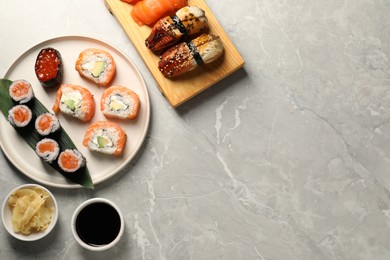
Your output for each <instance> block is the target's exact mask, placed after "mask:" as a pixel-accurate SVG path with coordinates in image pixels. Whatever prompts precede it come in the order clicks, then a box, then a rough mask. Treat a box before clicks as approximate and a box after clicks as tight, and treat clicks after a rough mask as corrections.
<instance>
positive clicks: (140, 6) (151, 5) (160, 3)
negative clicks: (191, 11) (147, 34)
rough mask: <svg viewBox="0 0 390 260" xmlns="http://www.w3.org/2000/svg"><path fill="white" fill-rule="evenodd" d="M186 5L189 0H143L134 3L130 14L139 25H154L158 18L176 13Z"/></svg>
mask: <svg viewBox="0 0 390 260" xmlns="http://www.w3.org/2000/svg"><path fill="white" fill-rule="evenodd" d="M186 5H188V0H143V1H139V2H137V3H136V4H135V5H134V7H133V9H132V10H131V13H130V14H131V17H133V19H134V21H135V22H136V23H137V24H138V25H139V26H141V25H144V24H146V25H148V26H152V25H153V24H154V23H155V22H157V20H158V19H160V18H162V17H164V16H167V15H172V14H174V13H175V12H176V11H177V10H179V9H180V8H182V7H184V6H186Z"/></svg>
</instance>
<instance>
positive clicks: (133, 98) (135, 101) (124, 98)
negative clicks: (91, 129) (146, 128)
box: [100, 86, 140, 119]
mask: <svg viewBox="0 0 390 260" xmlns="http://www.w3.org/2000/svg"><path fill="white" fill-rule="evenodd" d="M139 107H140V101H139V97H138V95H137V94H136V93H135V92H134V91H132V90H130V89H129V88H126V87H122V86H111V87H109V88H107V89H106V90H105V91H104V92H103V94H102V98H101V99H100V110H101V111H102V112H103V114H104V115H105V116H106V117H108V118H118V119H134V118H136V117H137V115H138V110H139Z"/></svg>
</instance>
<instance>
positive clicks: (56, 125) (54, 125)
mask: <svg viewBox="0 0 390 260" xmlns="http://www.w3.org/2000/svg"><path fill="white" fill-rule="evenodd" d="M60 127H61V125H60V121H59V120H58V118H57V116H56V115H54V114H52V113H49V112H47V113H43V114H41V115H39V116H38V117H37V119H35V129H36V130H37V132H38V134H40V135H42V136H47V135H50V134H53V133H55V132H57V131H58V130H59V129H60Z"/></svg>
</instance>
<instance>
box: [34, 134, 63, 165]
mask: <svg viewBox="0 0 390 260" xmlns="http://www.w3.org/2000/svg"><path fill="white" fill-rule="evenodd" d="M35 152H36V154H37V155H38V156H39V158H41V159H42V160H43V161H45V162H48V163H52V162H53V161H55V160H56V159H57V157H58V154H59V153H60V146H59V145H58V143H57V141H55V140H54V139H51V138H43V139H42V140H40V141H39V142H37V144H36V146H35Z"/></svg>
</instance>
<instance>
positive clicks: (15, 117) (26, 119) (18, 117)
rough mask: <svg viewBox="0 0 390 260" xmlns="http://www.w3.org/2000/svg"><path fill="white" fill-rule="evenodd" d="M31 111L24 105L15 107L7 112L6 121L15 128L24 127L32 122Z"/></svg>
mask: <svg viewBox="0 0 390 260" xmlns="http://www.w3.org/2000/svg"><path fill="white" fill-rule="evenodd" d="M32 116H33V114H32V111H31V109H30V108H29V107H28V106H26V105H16V106H14V107H13V108H11V109H10V110H9V111H8V121H9V122H10V123H11V125H13V126H15V127H25V126H27V125H28V124H29V123H30V122H31V120H32Z"/></svg>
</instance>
